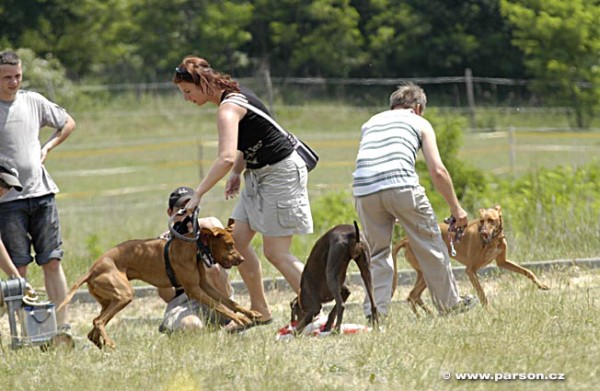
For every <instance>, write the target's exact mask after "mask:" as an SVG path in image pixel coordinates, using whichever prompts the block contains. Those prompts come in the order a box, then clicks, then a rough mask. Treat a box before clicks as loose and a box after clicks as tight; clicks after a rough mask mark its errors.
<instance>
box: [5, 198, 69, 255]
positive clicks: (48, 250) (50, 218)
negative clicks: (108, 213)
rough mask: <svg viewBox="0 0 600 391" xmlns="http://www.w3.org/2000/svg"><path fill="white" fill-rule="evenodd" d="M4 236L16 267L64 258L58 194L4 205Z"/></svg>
mask: <svg viewBox="0 0 600 391" xmlns="http://www.w3.org/2000/svg"><path fill="white" fill-rule="evenodd" d="M0 235H2V242H3V243H4V245H5V246H6V249H7V250H8V253H9V254H10V257H11V259H12V261H13V263H14V264H15V266H17V267H19V266H27V265H28V264H30V263H31V262H33V257H32V255H31V248H32V247H33V250H34V251H35V262H36V263H37V264H38V265H40V266H41V265H45V264H47V263H48V262H50V260H52V259H58V260H60V259H62V257H63V250H62V248H61V247H62V239H61V236H60V225H59V222H58V210H57V209H56V202H55V199H54V194H48V195H45V196H41V197H35V198H26V199H22V200H15V201H9V202H4V203H0Z"/></svg>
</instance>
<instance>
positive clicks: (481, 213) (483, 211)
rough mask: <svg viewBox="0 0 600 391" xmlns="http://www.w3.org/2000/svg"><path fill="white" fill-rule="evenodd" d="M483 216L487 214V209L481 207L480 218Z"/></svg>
mask: <svg viewBox="0 0 600 391" xmlns="http://www.w3.org/2000/svg"><path fill="white" fill-rule="evenodd" d="M483 216H485V209H483V208H481V209H479V218H483Z"/></svg>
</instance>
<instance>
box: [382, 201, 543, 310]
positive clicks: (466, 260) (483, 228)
mask: <svg viewBox="0 0 600 391" xmlns="http://www.w3.org/2000/svg"><path fill="white" fill-rule="evenodd" d="M440 230H441V231H442V237H443V239H444V242H445V243H446V246H447V247H448V252H449V254H452V247H451V244H450V237H449V236H448V224H446V223H440ZM453 246H454V249H455V250H456V255H454V256H452V255H451V256H452V258H454V259H456V260H457V261H459V262H460V263H462V264H463V265H465V266H466V273H467V276H468V277H469V280H470V281H471V284H473V287H474V288H475V290H476V291H477V296H478V297H479V300H480V301H481V304H482V305H484V306H485V305H487V303H488V302H487V298H486V297H485V293H484V292H483V288H482V287H481V284H480V283H479V279H478V278H477V271H478V270H479V269H481V268H482V267H484V266H486V265H488V264H489V263H490V262H492V261H493V260H494V259H495V260H496V264H497V265H498V267H501V268H503V269H507V270H510V271H513V272H516V273H520V274H523V275H524V276H527V277H528V278H529V279H530V280H531V281H533V282H534V283H535V284H536V285H537V286H538V288H540V289H543V290H547V289H550V288H549V287H548V286H547V285H546V284H543V283H542V282H540V280H538V278H537V277H536V276H535V274H533V272H532V271H531V270H529V269H526V268H524V267H522V266H519V265H517V264H516V263H513V262H511V261H509V260H508V259H506V247H507V243H506V238H505V236H504V229H503V225H502V208H501V207H500V206H499V205H497V206H496V207H494V208H490V209H479V220H473V221H471V222H469V224H468V225H467V227H466V228H465V230H464V233H463V234H462V237H461V238H460V240H459V241H458V242H456V241H454V240H453ZM401 248H405V253H404V256H405V258H406V260H407V262H408V263H409V264H410V265H411V266H412V267H413V268H414V269H415V270H416V271H417V281H416V282H415V286H414V287H413V289H412V290H411V291H410V293H409V295H408V302H409V303H410V305H411V307H412V310H413V311H414V313H415V314H417V307H416V306H417V305H418V306H420V307H421V308H423V310H425V311H426V312H427V313H429V314H431V311H430V310H429V308H427V306H426V305H425V303H423V300H421V294H422V293H423V291H424V290H425V288H426V287H427V286H426V284H425V279H424V278H423V273H422V272H421V269H420V267H419V263H418V262H417V259H416V257H415V254H414V252H413V251H412V249H411V247H410V243H409V241H408V239H407V238H404V239H402V240H400V241H399V242H398V243H396V245H395V246H394V249H393V252H392V256H393V258H394V290H395V288H396V284H397V279H398V272H397V269H396V268H397V266H396V257H397V255H398V251H400V249H401ZM394 290H392V295H393V292H394Z"/></svg>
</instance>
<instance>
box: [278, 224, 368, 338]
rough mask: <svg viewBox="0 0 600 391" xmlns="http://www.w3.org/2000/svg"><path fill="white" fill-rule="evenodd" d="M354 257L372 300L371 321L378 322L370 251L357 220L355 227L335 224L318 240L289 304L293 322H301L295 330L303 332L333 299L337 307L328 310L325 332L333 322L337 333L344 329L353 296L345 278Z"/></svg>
mask: <svg viewBox="0 0 600 391" xmlns="http://www.w3.org/2000/svg"><path fill="white" fill-rule="evenodd" d="M351 259H354V261H355V262H356V264H357V265H358V269H359V270H360V275H361V277H362V279H363V282H364V284H365V288H366V289H367V295H368V296H369V300H370V301H371V321H372V322H373V323H374V324H377V320H378V319H377V318H378V315H377V308H376V307H375V300H374V299H373V282H372V279H371V268H370V266H371V252H370V250H369V245H368V244H367V241H366V240H365V238H364V235H362V233H361V232H359V230H358V224H356V221H355V222H354V226H352V225H349V224H343V225H337V226H335V227H333V228H332V229H330V230H329V231H327V232H326V233H325V234H323V236H321V237H320V238H319V239H318V240H317V242H316V243H315V245H314V247H313V249H312V250H311V252H310V255H309V256H308V260H307V261H306V266H305V267H304V271H303V272H302V279H301V280H300V292H299V293H298V297H296V298H295V299H294V300H292V302H291V303H290V306H291V310H292V315H291V321H292V322H294V321H296V320H297V321H298V324H297V325H296V327H295V332H296V333H301V332H302V330H303V329H304V328H305V327H306V325H308V324H309V323H310V322H312V320H313V319H314V317H315V316H317V315H318V314H319V312H321V308H322V304H323V303H327V302H329V301H331V300H335V306H334V307H333V309H332V310H331V312H330V313H329V317H328V318H327V323H325V328H324V331H329V330H331V327H332V325H333V322H334V321H336V324H335V330H336V331H337V332H338V333H339V332H340V331H341V327H342V317H343V314H344V303H345V302H346V300H347V299H348V296H350V290H348V287H347V286H346V285H345V280H346V271H347V270H348V265H349V264H350V260H351ZM336 319H337V320H336Z"/></svg>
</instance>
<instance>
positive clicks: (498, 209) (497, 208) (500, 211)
mask: <svg viewBox="0 0 600 391" xmlns="http://www.w3.org/2000/svg"><path fill="white" fill-rule="evenodd" d="M494 209H496V210H497V211H498V213H502V208H501V207H500V205H496V206H494Z"/></svg>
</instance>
